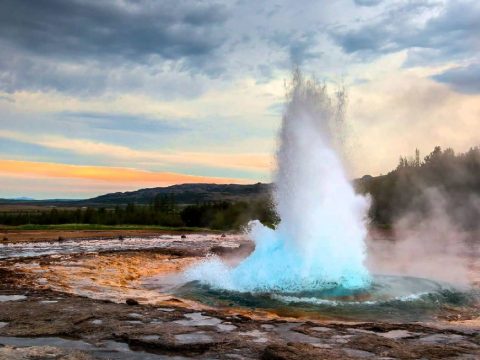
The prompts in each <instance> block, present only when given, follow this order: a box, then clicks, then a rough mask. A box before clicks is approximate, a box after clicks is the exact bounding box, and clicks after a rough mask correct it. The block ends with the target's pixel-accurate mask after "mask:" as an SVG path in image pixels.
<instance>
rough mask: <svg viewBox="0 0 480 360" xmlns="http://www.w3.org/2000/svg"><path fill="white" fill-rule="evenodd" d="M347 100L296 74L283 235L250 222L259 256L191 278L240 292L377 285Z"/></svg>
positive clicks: (289, 111) (287, 136) (282, 177)
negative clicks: (368, 262) (346, 147)
mask: <svg viewBox="0 0 480 360" xmlns="http://www.w3.org/2000/svg"><path fill="white" fill-rule="evenodd" d="M344 104H345V102H344V96H343V93H342V92H339V93H338V94H337V96H336V97H334V99H332V97H331V96H330V95H329V94H328V92H327V88H326V86H324V85H320V84H318V83H317V82H316V81H315V80H310V79H305V78H304V77H303V76H302V75H301V73H300V72H299V71H296V72H294V75H293V78H292V82H291V84H290V87H289V88H288V95H287V107H286V110H285V114H284V117H283V123H282V128H281V131H280V145H279V149H278V153H277V163H278V170H277V172H276V174H275V184H276V189H275V203H276V209H277V212H278V214H279V216H280V218H281V223H280V224H279V225H278V227H277V228H276V229H275V230H272V229H270V228H268V227H265V226H263V225H262V224H260V223H259V222H258V221H255V222H253V223H251V224H250V233H249V235H250V237H251V238H252V240H254V242H255V245H256V247H255V250H254V252H253V253H252V254H251V255H250V256H249V257H248V258H246V259H245V260H244V261H243V262H242V263H240V264H239V265H238V266H237V267H235V268H233V269H230V268H228V267H227V266H226V265H224V264H223V263H222V262H221V261H220V260H219V259H210V260H208V261H206V262H204V263H203V264H201V265H199V266H196V267H195V268H193V269H191V270H190V271H189V272H188V276H189V278H190V279H191V280H200V281H202V282H205V283H208V284H209V285H211V286H214V287H220V288H226V289H229V290H239V291H271V290H279V291H286V292H289V291H291V292H293V291H299V290H314V289H321V288H326V287H333V286H340V287H344V288H359V287H363V286H365V285H367V284H368V283H369V281H370V277H369V273H368V271H367V269H366V267H365V266H364V260H365V244H364V239H365V237H366V235H367V229H366V225H365V221H366V217H367V211H368V208H369V201H368V198H366V197H364V196H362V195H357V194H355V192H354V189H353V187H352V184H351V183H350V181H349V179H348V177H347V174H346V172H345V169H344V166H343V164H342V160H341V157H342V156H341V154H340V151H339V150H338V149H339V146H338V145H339V142H340V141H341V136H340V137H339V136H338V135H339V134H342V132H341V131H340V129H341V126H342V123H343V114H344Z"/></svg>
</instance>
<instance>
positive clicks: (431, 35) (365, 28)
mask: <svg viewBox="0 0 480 360" xmlns="http://www.w3.org/2000/svg"><path fill="white" fill-rule="evenodd" d="M442 6H443V5H442ZM442 6H440V4H439V3H438V2H432V1H422V0H418V1H411V2H408V3H406V4H402V5H400V6H396V7H394V8H391V9H390V11H388V12H386V13H385V14H384V15H382V16H380V17H377V18H374V19H372V20H371V21H368V22H367V21H365V22H364V24H362V25H361V26H360V27H358V28H355V29H350V28H335V29H333V30H332V31H331V32H330V35H331V36H332V37H333V39H334V40H335V41H336V42H337V44H339V45H340V46H341V48H342V49H343V51H344V52H346V53H350V54H359V55H361V56H366V57H371V56H379V55H383V54H387V53H392V52H397V51H400V50H404V49H414V50H415V56H416V61H421V60H422V58H427V57H429V59H428V61H430V62H436V61H439V60H451V59H455V58H461V57H462V58H464V57H468V56H473V55H475V53H476V52H477V51H478V37H479V36H480V21H479V20H478V19H480V4H479V3H478V2H477V1H459V2H458V1H454V2H450V3H448V4H447V5H446V6H445V7H444V8H442ZM435 10H437V11H438V10H440V11H438V12H437V13H436V14H435V15H433V16H431V17H430V18H429V19H428V20H427V21H426V22H424V23H421V21H420V20H419V16H421V15H425V14H428V12H429V11H435ZM432 55H433V56H434V58H431V56H432ZM425 60H427V59H425ZM416 61H413V59H409V61H407V64H408V65H414V63H415V62H416Z"/></svg>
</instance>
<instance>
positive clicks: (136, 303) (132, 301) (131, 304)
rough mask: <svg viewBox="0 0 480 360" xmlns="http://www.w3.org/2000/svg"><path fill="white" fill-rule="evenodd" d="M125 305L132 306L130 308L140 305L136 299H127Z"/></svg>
mask: <svg viewBox="0 0 480 360" xmlns="http://www.w3.org/2000/svg"><path fill="white" fill-rule="evenodd" d="M125 303H126V304H127V305H130V306H135V305H139V303H138V301H137V300H135V299H127V300H125Z"/></svg>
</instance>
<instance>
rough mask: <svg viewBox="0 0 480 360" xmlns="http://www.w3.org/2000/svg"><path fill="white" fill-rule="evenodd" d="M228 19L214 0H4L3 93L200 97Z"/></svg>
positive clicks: (215, 65)
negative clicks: (199, 77)
mask: <svg viewBox="0 0 480 360" xmlns="http://www.w3.org/2000/svg"><path fill="white" fill-rule="evenodd" d="M228 17H229V12H228V9H227V8H226V7H225V6H224V5H222V4H218V3H215V2H211V1H182V0H163V1H153V0H105V1H97V0H68V1H67V0H4V1H0V90H3V91H6V92H9V93H13V92H16V91H23V90H27V91H40V92H48V91H56V92H60V93H65V94H70V95H80V96H97V95H100V94H103V93H106V92H108V91H113V92H122V91H125V90H126V89H127V90H128V91H133V92H138V91H140V92H148V93H151V94H155V95H157V96H160V97H162V98H166V99H171V98H175V97H177V96H181V97H192V96H198V94H199V93H201V92H202V85H201V82H200V81H192V80H191V78H192V73H193V74H195V75H202V76H207V77H215V76H217V75H218V74H219V73H221V71H222V67H221V64H219V61H218V56H217V55H218V54H217V53H219V51H218V49H219V47H221V46H222V44H223V43H224V42H225V40H226V34H225V32H224V31H221V28H222V26H223V24H224V22H225V21H226V20H227V19H228Z"/></svg>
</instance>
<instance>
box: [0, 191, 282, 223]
mask: <svg viewBox="0 0 480 360" xmlns="http://www.w3.org/2000/svg"><path fill="white" fill-rule="evenodd" d="M253 219H258V220H260V221H262V222H263V223H264V224H266V225H268V226H274V224H276V223H277V222H278V219H277V216H276V214H275V211H274V210H273V208H272V206H271V205H270V201H268V200H257V201H248V202H247V201H237V202H228V201H210V202H205V203H201V204H194V205H188V206H184V207H180V206H179V205H178V204H177V203H176V201H175V197H174V196H173V195H157V196H156V197H155V198H154V200H153V201H152V202H151V203H150V204H147V205H144V204H135V203H130V204H127V205H126V206H115V207H114V208H105V207H98V208H95V207H84V208H78V209H62V208H56V207H55V208H52V209H50V210H49V211H18V212H3V213H0V224H3V225H9V226H18V225H26V224H38V225H55V224H99V225H124V224H125V225H126V224H128V225H161V226H169V227H182V226H188V227H201V228H210V229H218V230H230V229H239V228H241V227H242V226H244V225H246V224H247V223H248V222H249V221H250V220H253Z"/></svg>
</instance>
